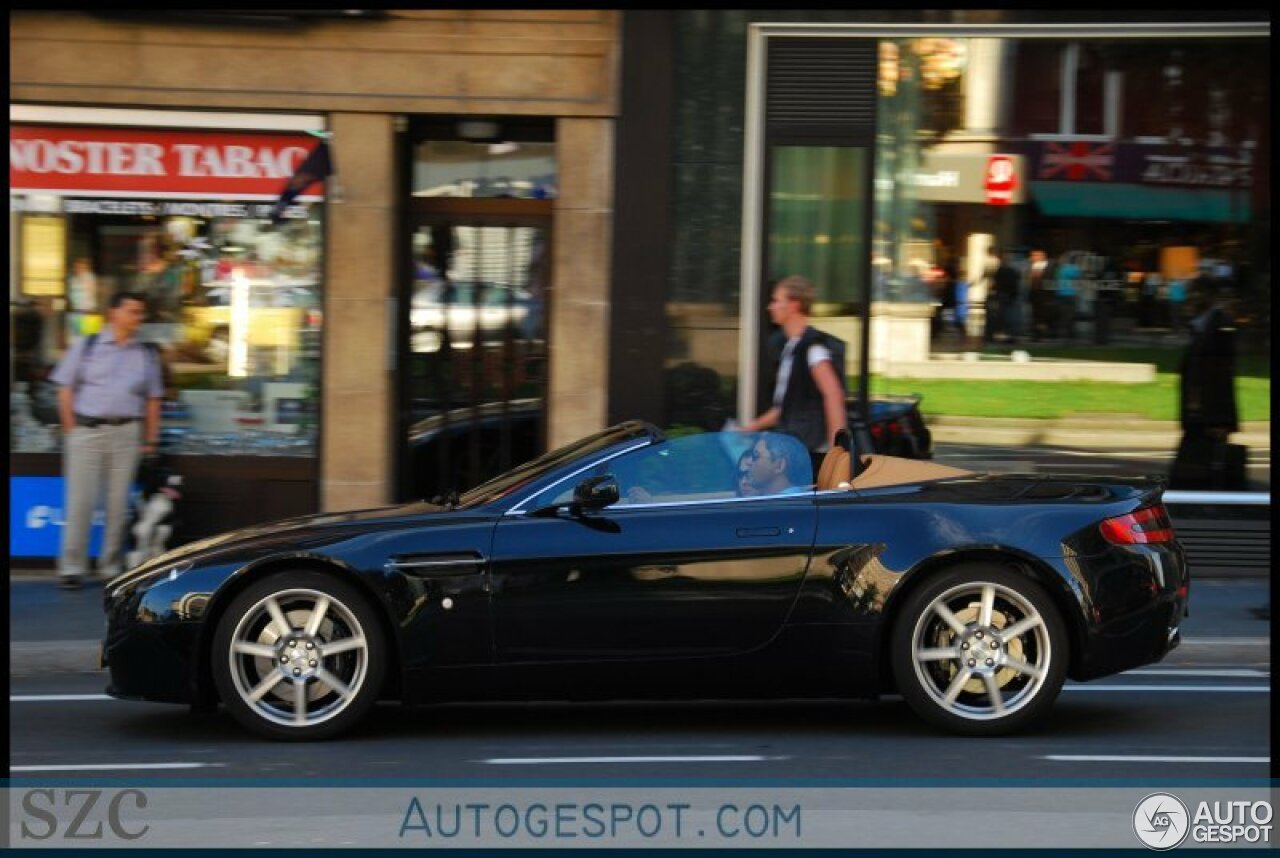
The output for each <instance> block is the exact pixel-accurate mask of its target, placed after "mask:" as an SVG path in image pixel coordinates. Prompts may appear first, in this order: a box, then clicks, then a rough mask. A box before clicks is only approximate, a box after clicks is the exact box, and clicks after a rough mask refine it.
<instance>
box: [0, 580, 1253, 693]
mask: <svg viewBox="0 0 1280 858" xmlns="http://www.w3.org/2000/svg"><path fill="white" fill-rule="evenodd" d="M13 575H14V578H13V580H11V582H10V585H9V597H10V601H9V675H10V676H11V677H12V676H38V675H45V674H56V673H83V672H93V671H96V670H97V669H98V645H99V644H100V643H101V641H102V635H103V633H104V632H105V630H106V625H105V623H106V620H105V617H104V615H103V612H102V587H101V585H100V584H90V585H87V586H86V587H85V588H84V589H82V590H74V591H70V592H66V591H63V590H59V589H58V588H57V584H56V582H55V581H54V579H53V577H52V575H51V574H44V575H41V574H36V575H24V574H22V573H18V572H15V573H13ZM1270 598H1271V588H1270V583H1269V582H1268V581H1266V580H1257V579H1250V580H1239V579H1205V580H1193V581H1192V585H1191V611H1192V613H1191V616H1190V617H1188V618H1187V620H1186V621H1185V622H1184V624H1183V627H1182V630H1183V643H1182V646H1180V647H1179V648H1178V649H1176V650H1174V651H1173V652H1172V653H1170V654H1169V655H1168V657H1166V659H1165V661H1164V664H1167V665H1173V666H1208V665H1215V666H1231V667H1251V668H1257V669H1269V668H1270V664H1271V624H1270V622H1269V621H1267V620H1264V619H1262V618H1261V617H1260V616H1259V614H1258V613H1257V611H1258V609H1260V608H1262V607H1263V606H1264V605H1269V603H1270Z"/></svg>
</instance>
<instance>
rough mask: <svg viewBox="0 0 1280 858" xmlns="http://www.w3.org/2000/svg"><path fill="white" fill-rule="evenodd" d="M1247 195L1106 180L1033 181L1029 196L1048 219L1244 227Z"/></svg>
mask: <svg viewBox="0 0 1280 858" xmlns="http://www.w3.org/2000/svg"><path fill="white" fill-rule="evenodd" d="M1249 193H1250V192H1249V191H1247V190H1243V189H1242V190H1222V189H1220V188H1153V187H1151V186H1149V185H1137V184H1124V183H1116V184H1111V183H1105V182H1032V183H1031V195H1032V198H1033V201H1034V202H1035V204H1036V205H1037V206H1039V208H1040V211H1041V212H1043V213H1044V214H1046V215H1048V216H1049V217H1109V218H1126V219H1129V220H1188V221H1199V222H1202V223H1245V222H1247V221H1248V220H1249Z"/></svg>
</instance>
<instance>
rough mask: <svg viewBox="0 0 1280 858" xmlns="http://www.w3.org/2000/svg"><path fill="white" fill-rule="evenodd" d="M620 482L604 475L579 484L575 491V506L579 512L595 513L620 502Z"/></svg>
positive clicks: (611, 475) (611, 476)
mask: <svg viewBox="0 0 1280 858" xmlns="http://www.w3.org/2000/svg"><path fill="white" fill-rule="evenodd" d="M618 497H619V494H618V481H617V480H616V479H614V476H613V474H602V475H600V476H598V477H591V478H590V479H586V480H583V481H582V482H580V483H578V485H577V488H575V489H574V490H573V506H574V509H575V511H578V512H595V511H597V510H602V509H604V508H605V507H607V506H610V505H612V504H615V503H617V502H618Z"/></svg>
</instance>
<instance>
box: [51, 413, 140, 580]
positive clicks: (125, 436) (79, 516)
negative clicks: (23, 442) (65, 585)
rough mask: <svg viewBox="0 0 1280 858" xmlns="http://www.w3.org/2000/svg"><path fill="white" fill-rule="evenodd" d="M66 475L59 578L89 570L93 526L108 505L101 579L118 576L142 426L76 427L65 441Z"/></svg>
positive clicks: (100, 562) (64, 471)
mask: <svg viewBox="0 0 1280 858" xmlns="http://www.w3.org/2000/svg"><path fill="white" fill-rule="evenodd" d="M63 442H64V443H63V453H62V472H63V478H64V480H65V482H66V500H65V503H64V507H65V510H64V514H63V518H64V524H63V528H62V552H61V554H60V555H59V556H58V574H59V575H84V574H86V573H87V572H88V570H89V526H90V524H91V523H92V522H93V513H94V510H96V509H97V507H98V504H99V502H100V501H102V500H103V493H104V490H105V494H106V497H105V501H106V509H107V528H106V532H105V533H104V534H103V540H102V551H101V552H100V553H99V554H98V574H99V575H101V576H102V577H104V578H112V577H114V576H116V575H118V574H120V572H121V571H122V570H121V558H120V549H121V546H122V543H123V541H124V525H125V521H126V520H127V519H128V516H129V486H130V485H132V483H133V479H134V475H135V473H136V472H137V470H138V460H139V459H140V458H141V454H142V421H141V420H135V421H134V422H132V423H125V424H124V425H122V426H95V427H94V428H92V429H90V428H89V427H87V426H77V427H76V428H75V429H73V430H72V431H71V434H70V435H67V436H65V437H64V438H63Z"/></svg>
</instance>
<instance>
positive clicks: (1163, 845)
mask: <svg viewBox="0 0 1280 858" xmlns="http://www.w3.org/2000/svg"><path fill="white" fill-rule="evenodd" d="M1190 830H1191V817H1190V816H1189V815H1188V814H1187V806H1186V805H1185V804H1183V803H1182V802H1181V801H1179V800H1178V799H1177V798H1176V797H1174V796H1171V795H1169V794H1168V793H1166V792H1157V793H1152V794H1151V795H1149V796H1147V797H1146V798H1144V799H1143V800H1142V801H1140V802H1138V806H1137V807H1135V808H1134V809H1133V833H1134V834H1136V835H1138V839H1139V840H1141V841H1142V842H1143V844H1144V845H1145V846H1147V847H1149V848H1151V849H1159V850H1165V849H1172V848H1173V847H1175V846H1178V845H1180V844H1181V843H1182V841H1184V840H1186V839H1187V832H1188V831H1190Z"/></svg>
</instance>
